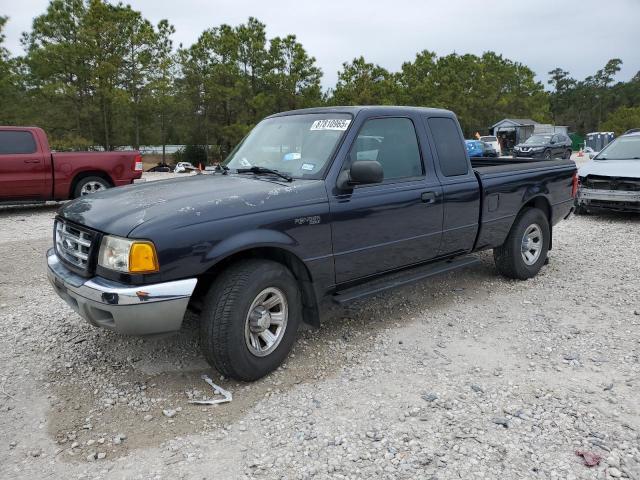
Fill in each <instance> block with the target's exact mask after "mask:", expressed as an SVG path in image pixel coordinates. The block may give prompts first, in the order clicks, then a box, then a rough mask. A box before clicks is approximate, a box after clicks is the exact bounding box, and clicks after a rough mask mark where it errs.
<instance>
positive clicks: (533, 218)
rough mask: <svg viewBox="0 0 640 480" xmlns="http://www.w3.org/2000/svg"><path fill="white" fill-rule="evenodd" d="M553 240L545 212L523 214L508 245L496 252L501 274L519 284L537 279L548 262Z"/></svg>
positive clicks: (494, 250) (533, 210)
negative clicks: (519, 282) (515, 280)
mask: <svg viewBox="0 0 640 480" xmlns="http://www.w3.org/2000/svg"><path fill="white" fill-rule="evenodd" d="M550 239H551V230H550V228H549V221H548V220H547V216H546V215H545V214H544V212H542V210H540V209H538V208H528V209H526V210H524V211H523V212H522V213H521V214H520V215H519V216H518V218H517V219H516V221H515V223H514V224H513V226H512V227H511V231H510V232H509V235H508V236H507V239H506V240H505V242H504V243H503V244H502V245H501V246H500V247H498V248H494V249H493V259H494V261H495V264H496V268H497V269H498V272H500V274H502V275H504V276H505V277H509V278H516V279H519V280H526V279H528V278H531V277H534V276H536V275H537V274H538V272H539V271H540V269H541V268H542V266H543V265H544V263H545V261H546V260H547V253H548V251H549V241H550Z"/></svg>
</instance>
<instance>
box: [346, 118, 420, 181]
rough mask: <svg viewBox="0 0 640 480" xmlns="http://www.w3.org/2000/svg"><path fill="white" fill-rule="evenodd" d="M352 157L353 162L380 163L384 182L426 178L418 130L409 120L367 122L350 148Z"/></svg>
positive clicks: (396, 119)
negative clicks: (371, 161) (395, 179)
mask: <svg viewBox="0 0 640 480" xmlns="http://www.w3.org/2000/svg"><path fill="white" fill-rule="evenodd" d="M349 157H350V162H351V163H352V162H355V161H356V160H377V161H378V162H380V164H381V165H382V170H383V172H384V179H385V180H390V179H394V178H407V177H419V176H421V175H423V170H422V159H421V157H420V148H419V147H418V139H417V138H416V130H415V128H414V127H413V122H412V121H411V120H409V119H408V118H376V119H372V120H367V122H365V124H364V125H363V126H362V128H361V129H360V132H359V133H358V137H357V138H356V140H355V142H354V144H353V146H352V147H351V151H350V152H349Z"/></svg>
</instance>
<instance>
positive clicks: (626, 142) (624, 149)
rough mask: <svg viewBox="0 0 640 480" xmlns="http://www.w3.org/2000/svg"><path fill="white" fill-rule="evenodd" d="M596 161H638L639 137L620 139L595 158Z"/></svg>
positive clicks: (639, 157)
mask: <svg viewBox="0 0 640 480" xmlns="http://www.w3.org/2000/svg"><path fill="white" fill-rule="evenodd" d="M595 159H596V160H640V136H636V135H634V136H629V137H620V138H618V139H617V140H614V141H613V142H611V143H610V144H609V145H607V146H606V147H604V148H603V149H602V151H601V152H600V153H599V154H598V155H597V156H596V157H595Z"/></svg>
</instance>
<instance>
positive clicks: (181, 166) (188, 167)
mask: <svg viewBox="0 0 640 480" xmlns="http://www.w3.org/2000/svg"><path fill="white" fill-rule="evenodd" d="M194 170H196V167H194V166H193V165H192V164H191V163H190V162H178V163H176V168H174V169H173V172H174V173H187V172H193V171H194Z"/></svg>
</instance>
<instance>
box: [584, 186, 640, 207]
mask: <svg viewBox="0 0 640 480" xmlns="http://www.w3.org/2000/svg"><path fill="white" fill-rule="evenodd" d="M581 200H582V201H589V200H604V201H607V202H639V203H640V192H627V191H624V190H595V189H592V188H581V189H580V190H578V201H581Z"/></svg>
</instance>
